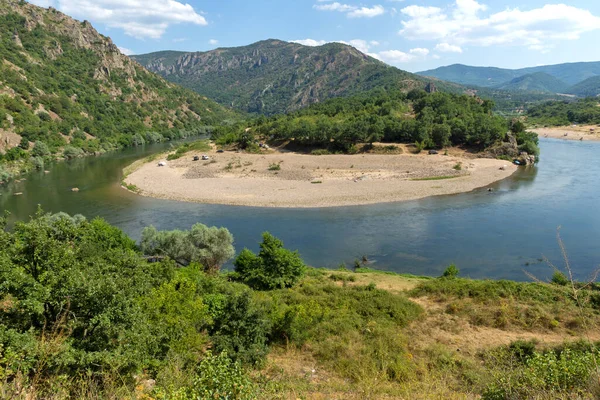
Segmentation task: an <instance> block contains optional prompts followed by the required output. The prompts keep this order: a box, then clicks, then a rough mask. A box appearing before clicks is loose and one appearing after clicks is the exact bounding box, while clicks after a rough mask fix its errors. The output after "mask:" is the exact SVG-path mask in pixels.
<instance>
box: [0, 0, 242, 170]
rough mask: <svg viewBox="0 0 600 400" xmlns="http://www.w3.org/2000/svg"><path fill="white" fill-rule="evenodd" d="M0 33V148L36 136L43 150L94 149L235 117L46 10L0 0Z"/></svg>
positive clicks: (88, 26)
mask: <svg viewBox="0 0 600 400" xmlns="http://www.w3.org/2000/svg"><path fill="white" fill-rule="evenodd" d="M0 32H1V33H0V135H1V138H0V139H1V140H0V141H2V142H3V150H9V149H10V148H11V147H14V146H15V145H18V144H20V145H21V147H22V148H23V149H27V148H28V147H31V146H28V143H27V142H28V141H29V142H36V141H43V142H44V143H45V144H46V145H47V146H49V147H50V150H51V151H55V150H56V149H58V148H61V147H63V146H65V145H67V144H68V143H70V144H71V145H72V146H73V147H75V148H80V149H83V150H85V151H88V152H95V151H100V150H102V149H110V148H117V147H123V146H127V145H132V144H139V143H141V142H145V141H157V140H161V139H162V138H163V137H164V136H169V137H173V136H175V137H176V136H178V135H179V136H181V135H183V134H185V132H189V131H195V130H199V129H202V127H205V126H207V125H214V124H219V123H221V122H222V121H223V120H224V119H228V118H235V117H236V115H237V114H236V113H234V112H233V111H231V110H228V109H226V108H224V107H222V106H220V105H218V104H216V103H215V102H213V101H210V100H208V99H206V98H204V97H201V96H199V95H197V94H196V93H194V92H192V91H189V90H186V89H183V88H181V87H178V86H176V85H174V84H172V83H169V82H167V81H165V80H164V79H162V78H160V77H159V76H157V75H155V74H153V73H151V72H149V71H147V70H145V69H144V68H143V67H142V66H141V65H139V64H138V63H136V62H134V61H132V60H131V59H129V58H128V57H127V56H125V55H123V54H122V53H121V52H120V51H119V49H118V48H117V46H116V45H115V44H114V43H113V42H112V41H111V40H110V39H109V38H107V37H105V36H103V35H101V34H99V33H98V32H97V31H96V30H95V29H94V28H93V27H92V25H91V24H90V23H89V22H87V21H83V22H79V21H76V20H74V19H72V18H70V17H69V16H67V15H65V14H63V13H61V12H59V11H57V10H55V9H53V8H49V9H44V8H40V7H37V6H34V5H32V4H29V3H26V2H25V1H16V0H0ZM13 153H14V152H13ZM8 157H9V158H19V157H25V155H24V154H23V153H22V152H20V153H15V154H12V153H11V154H10V155H9V156H8Z"/></svg>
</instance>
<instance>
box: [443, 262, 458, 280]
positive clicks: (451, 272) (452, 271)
mask: <svg viewBox="0 0 600 400" xmlns="http://www.w3.org/2000/svg"><path fill="white" fill-rule="evenodd" d="M459 273H460V270H459V269H458V268H457V267H456V265H454V264H450V266H449V267H448V268H446V269H445V270H444V272H443V273H442V276H441V277H442V278H456V277H457V276H458V274H459Z"/></svg>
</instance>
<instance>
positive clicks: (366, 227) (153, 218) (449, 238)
mask: <svg viewBox="0 0 600 400" xmlns="http://www.w3.org/2000/svg"><path fill="white" fill-rule="evenodd" d="M165 148H166V147H165V145H164V144H163V145H156V146H149V147H146V148H144V149H130V150H127V151H125V152H121V153H114V154H109V155H104V156H101V157H97V158H90V159H82V160H75V161H74V162H69V163H59V164H57V165H55V166H54V167H53V168H52V169H51V172H50V173H49V174H44V173H43V172H42V173H33V174H31V175H29V176H28V177H27V180H26V181H23V182H20V183H11V184H10V185H8V186H7V187H5V188H3V189H0V190H1V193H2V195H1V196H0V207H1V208H4V209H7V210H9V211H10V212H11V214H12V218H13V219H26V218H28V216H30V215H32V214H33V213H35V210H36V208H37V205H38V204H40V205H41V206H42V207H43V208H44V210H46V211H52V212H57V211H65V212H68V213H71V214H75V213H80V214H83V215H86V216H87V217H94V216H100V217H102V218H105V219H106V220H108V221H109V222H111V223H113V224H115V225H117V226H119V227H120V228H122V229H123V230H124V231H125V232H127V233H128V234H129V235H131V236H132V237H134V238H136V239H137V238H139V235H140V232H141V230H142V229H143V228H144V227H145V226H148V225H154V226H156V227H157V228H159V229H174V228H188V227H190V226H191V225H193V224H194V223H196V222H202V223H204V224H208V225H218V226H225V227H227V228H229V229H230V230H231V232H232V233H233V234H234V236H235V239H236V248H237V249H238V250H241V249H242V248H243V247H249V248H253V249H255V248H256V247H257V245H258V241H259V240H260V234H261V233H262V232H263V231H270V232H272V233H273V234H275V235H276V236H278V237H280V238H281V239H282V240H284V242H286V245H287V246H289V247H291V248H295V249H298V250H299V251H300V253H301V254H302V256H303V257H304V258H305V260H306V261H307V262H308V263H310V264H311V265H314V266H326V267H336V266H338V265H339V264H340V263H341V262H345V263H347V264H348V265H350V264H352V263H353V261H354V259H355V258H361V257H362V256H363V255H365V256H367V257H368V258H369V260H371V262H372V266H374V267H376V268H381V269H387V270H392V271H397V272H408V273H415V274H426V275H438V274H440V273H441V271H442V270H443V269H444V268H445V267H446V266H447V265H448V264H450V263H452V262H454V263H456V264H457V265H458V266H459V268H461V271H462V273H463V275H467V276H471V277H477V278H481V277H489V278H508V279H518V280H524V279H527V277H526V275H525V273H524V270H526V271H528V272H530V273H532V274H534V275H536V276H538V277H540V278H545V277H548V276H549V275H551V273H552V271H551V270H550V269H549V268H548V267H547V266H545V265H543V264H542V263H540V261H539V259H540V258H541V257H542V256H547V257H548V258H550V259H551V260H554V261H556V262H559V261H560V253H559V249H558V245H557V243H556V228H557V227H558V226H559V225H561V226H563V230H562V233H563V238H564V240H565V243H566V245H567V246H568V248H569V250H570V252H571V260H572V261H573V264H574V265H575V266H576V268H577V270H578V271H579V276H578V277H579V278H585V276H586V275H587V274H588V273H590V272H591V271H592V270H593V268H594V267H595V266H597V265H598V264H599V263H600V247H599V246H597V245H596V244H597V242H598V238H600V212H599V211H598V198H599V197H600V184H599V183H600V163H597V162H596V158H597V153H598V150H599V149H600V143H589V142H583V143H581V142H562V141H557V140H543V141H542V142H541V148H542V154H543V158H542V161H541V162H540V163H539V165H538V166H536V167H533V168H521V169H520V170H519V171H518V172H517V173H515V174H514V175H513V176H511V177H510V178H508V179H505V180H503V181H501V182H497V183H495V184H493V185H491V187H492V188H493V189H494V191H493V192H488V191H487V188H482V189H478V190H476V191H473V192H471V193H463V194H458V195H452V196H440V197H432V198H428V199H423V200H419V201H412V202H403V203H387V204H377V205H366V206H353V207H339V208H327V209H268V208H253V207H234V206H221V205H207V204H194V203H183V202H177V201H168V200H159V199H150V198H144V197H140V196H137V195H134V194H131V193H129V192H127V191H125V190H123V189H122V188H120V185H119V184H120V181H121V171H122V168H123V167H125V166H126V165H128V164H130V163H131V162H133V161H134V160H135V159H139V158H141V157H144V156H146V155H147V154H151V153H153V152H157V151H161V150H164V149H165ZM73 187H78V188H80V192H78V193H74V192H71V188H73ZM14 192H23V195H22V196H13V195H12V194H13V193H14Z"/></svg>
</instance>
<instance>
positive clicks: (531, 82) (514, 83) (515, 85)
mask: <svg viewBox="0 0 600 400" xmlns="http://www.w3.org/2000/svg"><path fill="white" fill-rule="evenodd" d="M568 86H569V85H567V84H566V83H564V82H563V81H561V80H559V79H557V78H555V77H553V76H552V75H549V74H547V73H545V72H534V73H531V74H527V75H523V76H519V77H518V78H514V79H513V80H511V81H510V82H507V83H504V84H501V85H498V86H497V87H496V88H497V89H501V90H506V91H529V92H545V93H564V92H565V91H566V90H567V88H568Z"/></svg>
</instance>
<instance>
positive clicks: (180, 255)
mask: <svg viewBox="0 0 600 400" xmlns="http://www.w3.org/2000/svg"><path fill="white" fill-rule="evenodd" d="M140 249H141V250H142V252H144V254H147V255H152V256H167V257H169V258H170V259H172V260H175V261H176V262H178V263H181V264H183V265H189V264H191V263H198V264H200V265H203V266H204V267H205V270H206V272H212V273H214V272H218V271H219V269H220V268H221V266H222V265H223V264H224V263H225V262H227V261H228V260H230V259H231V258H232V257H233V255H234V254H235V250H234V248H233V236H232V235H231V233H229V231H228V230H227V229H226V228H217V227H212V228H209V227H207V226H206V225H202V224H196V225H194V226H192V229H190V230H189V231H180V230H174V231H159V230H157V229H156V228H155V227H153V226H150V227H147V228H145V229H144V231H143V232H142V240H141V243H140Z"/></svg>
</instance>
